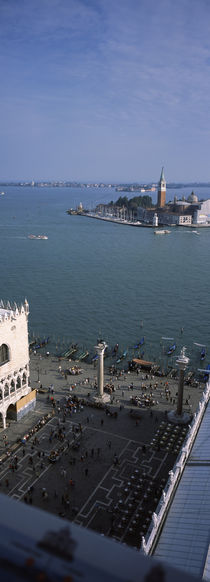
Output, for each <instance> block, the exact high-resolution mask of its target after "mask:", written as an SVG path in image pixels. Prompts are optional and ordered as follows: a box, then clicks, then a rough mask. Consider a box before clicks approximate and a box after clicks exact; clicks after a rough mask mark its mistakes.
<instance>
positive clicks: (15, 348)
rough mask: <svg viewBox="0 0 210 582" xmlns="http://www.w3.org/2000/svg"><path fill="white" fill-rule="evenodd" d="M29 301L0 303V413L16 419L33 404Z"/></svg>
mask: <svg viewBox="0 0 210 582" xmlns="http://www.w3.org/2000/svg"><path fill="white" fill-rule="evenodd" d="M28 314H29V305H28V302H27V301H26V300H25V303H24V305H21V306H20V307H18V306H17V305H16V304H15V305H14V306H12V307H11V305H10V303H9V302H8V303H7V305H5V304H4V303H3V302H2V301H1V303H0V415H1V417H2V422H3V428H6V418H7V417H8V418H13V419H15V420H19V419H20V418H22V416H24V415H25V414H26V413H27V412H28V411H29V410H31V409H33V408H35V404H36V392H35V391H31V388H30V386H29V347H28Z"/></svg>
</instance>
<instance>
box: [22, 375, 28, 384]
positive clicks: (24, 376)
mask: <svg viewBox="0 0 210 582" xmlns="http://www.w3.org/2000/svg"><path fill="white" fill-rule="evenodd" d="M26 380H27V376H26V373H25V372H23V376H22V384H26Z"/></svg>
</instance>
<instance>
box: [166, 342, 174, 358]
mask: <svg viewBox="0 0 210 582" xmlns="http://www.w3.org/2000/svg"><path fill="white" fill-rule="evenodd" d="M175 349H176V344H173V345H172V346H170V347H169V349H168V351H167V356H171V354H173V352H174V351H175Z"/></svg>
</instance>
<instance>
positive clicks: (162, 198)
mask: <svg viewBox="0 0 210 582" xmlns="http://www.w3.org/2000/svg"><path fill="white" fill-rule="evenodd" d="M163 170H164V168H162V171H161V175H160V180H159V182H158V197H157V207H158V208H163V207H164V206H165V203H166V181H165V176H164V171H163Z"/></svg>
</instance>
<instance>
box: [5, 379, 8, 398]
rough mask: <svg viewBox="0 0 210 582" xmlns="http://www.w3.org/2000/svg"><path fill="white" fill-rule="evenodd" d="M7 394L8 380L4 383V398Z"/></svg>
mask: <svg viewBox="0 0 210 582" xmlns="http://www.w3.org/2000/svg"><path fill="white" fill-rule="evenodd" d="M7 396H9V384H8V382H6V384H4V398H6V397H7Z"/></svg>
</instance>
